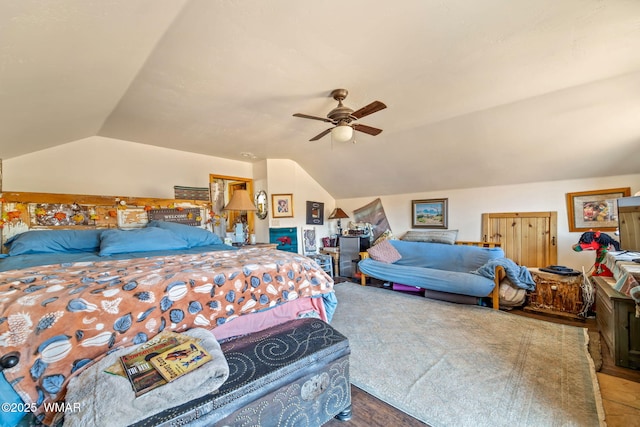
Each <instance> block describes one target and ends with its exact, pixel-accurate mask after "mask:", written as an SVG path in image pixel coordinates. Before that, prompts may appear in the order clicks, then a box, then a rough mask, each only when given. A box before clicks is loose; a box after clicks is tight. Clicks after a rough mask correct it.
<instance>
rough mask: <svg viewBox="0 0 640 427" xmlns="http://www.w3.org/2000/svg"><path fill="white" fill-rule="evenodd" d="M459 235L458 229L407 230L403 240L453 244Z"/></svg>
mask: <svg viewBox="0 0 640 427" xmlns="http://www.w3.org/2000/svg"><path fill="white" fill-rule="evenodd" d="M457 237H458V230H430V231H407V232H406V233H405V235H404V236H402V237H401V240H406V241H408V242H429V243H444V244H447V245H453V244H454V243H455V242H456V238H457Z"/></svg>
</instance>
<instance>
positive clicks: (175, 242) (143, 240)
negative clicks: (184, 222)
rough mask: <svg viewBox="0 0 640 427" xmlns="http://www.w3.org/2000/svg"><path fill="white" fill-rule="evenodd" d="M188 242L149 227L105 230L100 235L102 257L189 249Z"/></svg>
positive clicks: (171, 233)
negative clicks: (127, 253)
mask: <svg viewBox="0 0 640 427" xmlns="http://www.w3.org/2000/svg"><path fill="white" fill-rule="evenodd" d="M188 247H189V244H188V243H187V241H186V240H184V239H181V238H180V236H178V235H177V234H175V233H173V232H172V231H169V230H165V229H163V228H157V227H149V228H137V229H134V230H117V229H111V230H105V231H103V232H102V234H101V235H100V256H107V255H113V254H121V253H126V252H145V251H161V250H167V249H187V248H188Z"/></svg>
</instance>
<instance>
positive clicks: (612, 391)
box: [325, 280, 640, 427]
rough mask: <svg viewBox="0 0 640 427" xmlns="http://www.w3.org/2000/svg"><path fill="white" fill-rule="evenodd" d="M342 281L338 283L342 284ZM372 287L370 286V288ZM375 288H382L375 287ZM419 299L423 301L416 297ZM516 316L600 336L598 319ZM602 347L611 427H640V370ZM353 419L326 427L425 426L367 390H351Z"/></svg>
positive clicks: (601, 375)
mask: <svg viewBox="0 0 640 427" xmlns="http://www.w3.org/2000/svg"><path fill="white" fill-rule="evenodd" d="M339 281H340V280H336V282H339ZM368 286H370V285H368ZM373 286H380V285H379V284H376V283H374V284H373ZM390 292H392V291H390ZM416 298H421V297H419V296H416ZM510 313H512V314H513V315H515V316H526V317H531V318H535V319H538V320H540V321H543V322H555V323H562V324H568V325H572V326H577V327H582V328H587V329H588V330H589V331H595V332H597V330H598V329H597V326H596V322H595V319H593V318H590V319H586V320H585V321H584V322H582V321H575V320H570V319H564V318H556V317H551V316H545V315H541V314H536V313H530V312H527V311H524V310H521V309H514V310H511V312H510ZM600 342H601V345H602V368H601V369H600V371H599V372H598V373H597V377H598V383H599V386H600V393H601V396H602V405H603V408H604V412H605V417H606V423H607V426H608V427H640V370H633V369H627V368H622V367H620V366H616V365H615V363H614V361H613V358H612V357H611V355H610V354H609V350H608V348H607V347H606V343H605V342H604V340H600ZM351 393H352V409H353V417H352V419H351V420H350V421H338V420H332V421H330V422H329V423H327V424H325V425H326V426H329V427H339V426H342V427H378V426H380V427H383V426H384V427H386V426H424V425H426V424H424V423H423V422H421V421H419V420H416V419H415V418H412V417H410V416H408V415H407V414H405V413H404V412H401V411H399V410H398V409H396V408H394V407H393V406H391V405H388V404H386V403H385V402H383V401H381V400H379V399H376V398H375V397H373V396H371V395H370V394H368V393H366V392H365V391H363V390H360V389H358V388H357V387H355V386H353V385H352V386H351Z"/></svg>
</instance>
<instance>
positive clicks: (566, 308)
mask: <svg viewBox="0 0 640 427" xmlns="http://www.w3.org/2000/svg"><path fill="white" fill-rule="evenodd" d="M529 272H530V273H531V276H532V277H533V280H534V281H535V282H536V289H535V291H532V292H531V293H530V294H529V304H528V305H527V307H525V310H527V311H536V312H540V313H544V314H552V315H559V316H564V317H571V318H575V319H581V320H584V318H583V317H579V316H578V314H580V313H581V312H582V311H583V308H584V298H583V293H582V274H581V275H579V276H563V275H560V274H554V273H547V272H545V271H540V270H539V269H537V268H530V269H529Z"/></svg>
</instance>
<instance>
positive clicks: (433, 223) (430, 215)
mask: <svg viewBox="0 0 640 427" xmlns="http://www.w3.org/2000/svg"><path fill="white" fill-rule="evenodd" d="M448 200H449V199H424V200H412V201H411V228H447V227H448V225H447V201H448Z"/></svg>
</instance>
